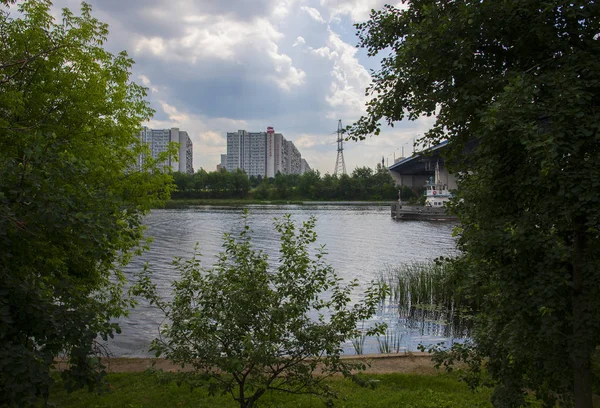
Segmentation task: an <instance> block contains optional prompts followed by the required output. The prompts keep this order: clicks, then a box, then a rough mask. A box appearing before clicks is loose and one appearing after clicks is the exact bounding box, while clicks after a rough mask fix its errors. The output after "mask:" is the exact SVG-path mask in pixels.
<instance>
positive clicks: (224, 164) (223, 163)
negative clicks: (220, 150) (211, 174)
mask: <svg viewBox="0 0 600 408" xmlns="http://www.w3.org/2000/svg"><path fill="white" fill-rule="evenodd" d="M226 168H227V155H226V154H222V155H221V164H220V167H219V170H220V169H226Z"/></svg>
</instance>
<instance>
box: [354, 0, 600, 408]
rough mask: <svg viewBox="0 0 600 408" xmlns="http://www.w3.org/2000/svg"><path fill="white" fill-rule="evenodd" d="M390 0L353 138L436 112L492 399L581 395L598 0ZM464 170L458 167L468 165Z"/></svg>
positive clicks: (591, 237) (590, 348)
mask: <svg viewBox="0 0 600 408" xmlns="http://www.w3.org/2000/svg"><path fill="white" fill-rule="evenodd" d="M406 6H407V7H406V8H405V9H403V10H400V9H396V8H394V7H391V6H386V8H385V9H384V10H382V11H377V12H373V13H372V14H371V18H370V20H369V21H368V22H366V23H363V24H359V25H358V26H357V28H358V35H359V39H360V46H361V47H364V48H367V50H368V53H369V55H371V56H373V55H376V54H377V53H379V52H381V51H384V50H386V51H388V50H391V53H390V54H389V56H387V57H385V58H383V60H382V67H381V69H380V70H379V71H377V72H375V73H374V74H373V83H372V85H371V86H370V88H369V89H368V92H369V93H370V94H371V95H373V99H372V100H371V102H369V104H368V105H367V114H366V115H365V116H364V117H362V118H361V119H360V120H359V121H358V122H357V123H356V124H354V125H353V126H352V127H351V128H350V129H349V134H350V136H351V137H354V138H356V139H361V138H364V137H366V135H368V134H371V133H376V134H377V133H379V131H380V121H381V120H385V121H386V122H387V123H388V124H391V125H393V123H394V122H395V121H399V120H402V119H404V118H408V119H411V120H414V119H417V118H418V117H420V116H432V115H435V118H436V120H435V124H434V125H433V127H432V128H431V129H430V130H429V131H428V132H427V133H426V135H425V137H424V138H423V140H422V142H423V144H433V143H437V142H439V141H440V140H443V139H447V140H448V141H449V146H450V150H451V154H450V155H451V158H452V159H453V161H452V163H453V170H454V171H455V172H459V171H460V172H462V173H460V174H461V175H460V177H459V191H458V194H457V196H456V200H455V201H454V205H453V211H455V212H456V213H457V214H458V215H459V217H460V227H459V228H458V230H457V232H458V235H459V241H458V246H459V248H460V249H461V250H462V251H463V253H464V255H463V258H461V260H460V262H466V264H468V265H469V267H468V268H464V273H463V278H464V283H463V285H464V288H463V290H465V291H471V292H472V293H473V294H479V295H481V296H483V299H484V301H483V303H482V305H481V310H480V313H479V315H478V316H477V323H478V324H477V326H476V330H475V333H474V335H473V337H474V342H475V348H476V352H477V353H479V355H480V356H483V357H485V358H486V359H487V361H488V363H487V368H488V370H489V372H490V374H491V375H492V377H493V378H494V379H495V381H496V382H497V387H496V389H495V392H494V394H493V402H494V404H495V405H496V406H517V405H521V404H523V401H524V396H525V392H526V391H527V390H533V391H535V392H536V394H537V396H538V397H539V398H541V399H542V400H543V401H544V402H545V406H554V405H553V404H554V403H555V401H562V402H563V403H565V404H568V403H570V402H574V403H575V406H577V407H591V406H592V374H591V369H590V368H591V367H590V359H591V356H592V353H593V352H594V350H595V348H596V347H597V346H598V343H599V341H598V339H600V314H598V313H597V310H599V309H600V235H599V233H598V231H599V227H600V205H598V203H599V202H598V200H599V199H598V194H597V191H598V188H599V187H600V181H599V180H600V169H599V168H598V163H599V162H600V145H599V140H600V136H599V133H598V129H599V128H600V115H599V113H600V111H599V107H600V102H599V101H600V60H599V59H598V57H597V56H598V55H600V41H599V40H598V35H599V33H600V24H599V23H600V5H599V4H598V3H597V2H594V1H591V0H574V1H560V0H542V1H540V0H535V1H533V0H525V1H524V0H507V1H503V2H480V1H471V0H461V1H454V2H445V1H425V0H415V1H411V2H408V4H406ZM467 171H468V172H467Z"/></svg>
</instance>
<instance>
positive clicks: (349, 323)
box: [138, 215, 385, 407]
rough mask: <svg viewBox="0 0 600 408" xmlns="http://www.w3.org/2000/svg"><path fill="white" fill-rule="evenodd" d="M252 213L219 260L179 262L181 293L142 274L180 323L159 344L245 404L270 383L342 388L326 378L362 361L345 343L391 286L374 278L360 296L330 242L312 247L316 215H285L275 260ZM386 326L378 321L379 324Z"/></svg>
mask: <svg viewBox="0 0 600 408" xmlns="http://www.w3.org/2000/svg"><path fill="white" fill-rule="evenodd" d="M246 217H247V215H246V216H244V220H245V223H244V227H243V229H242V232H241V233H240V235H239V237H238V238H237V239H236V238H234V237H233V236H231V235H229V234H225V237H224V244H223V246H224V248H225V250H224V252H222V253H221V254H220V255H219V257H218V261H217V263H216V264H215V266H214V267H213V268H211V269H204V268H202V267H201V265H200V260H199V258H198V256H197V254H196V255H194V256H193V257H192V258H191V259H189V260H186V261H183V260H177V261H176V263H175V264H176V266H177V268H178V269H179V271H180V272H181V280H179V281H177V282H175V283H174V284H173V300H172V301H170V302H167V301H165V300H163V299H162V298H161V297H160V296H159V295H158V293H157V291H156V285H155V284H153V283H152V281H151V275H150V274H149V273H148V272H147V271H146V272H145V273H143V274H142V275H141V278H140V283H139V285H138V293H140V294H143V295H144V296H145V297H146V298H148V299H149V300H150V302H151V303H152V304H155V305H157V306H158V307H159V308H160V309H161V310H162V311H163V312H164V313H165V316H166V318H167V319H168V321H169V322H170V323H169V324H168V325H167V326H165V327H164V328H163V330H162V333H161V337H160V338H159V339H156V340H155V341H154V342H153V343H152V349H153V350H155V351H156V352H157V355H164V356H165V357H167V358H168V359H170V360H171V361H173V362H174V363H176V364H180V365H181V366H182V367H185V366H187V367H189V368H191V369H192V371H193V374H192V375H193V376H195V377H197V376H200V377H201V378H203V379H205V380H206V383H207V384H208V387H209V391H211V392H213V393H214V392H216V391H217V390H221V391H222V392H224V393H230V394H231V395H232V397H233V398H234V400H235V401H237V402H238V403H239V404H240V407H252V406H254V404H255V402H256V401H257V400H258V399H259V398H260V397H261V396H262V395H263V394H264V393H266V392H268V391H280V392H287V393H302V394H304V393H310V394H318V395H325V396H332V395H333V393H332V390H330V389H329V388H328V387H327V386H326V384H324V382H323V380H324V379H325V378H326V377H328V376H330V375H333V374H335V373H339V372H341V373H343V374H344V375H350V374H351V370H353V369H359V368H361V364H360V363H359V364H357V363H356V362H352V361H348V360H342V359H341V358H340V356H341V354H342V349H341V344H342V343H343V342H344V341H345V340H347V339H349V338H352V337H354V336H356V333H357V330H356V327H357V324H358V323H359V322H360V321H362V320H364V319H367V318H369V317H370V316H372V315H373V314H374V313H375V311H376V308H377V305H378V303H379V301H380V299H381V298H382V296H383V295H384V293H385V287H380V286H372V287H369V288H368V289H367V290H366V295H365V297H364V299H363V300H361V301H359V302H357V303H355V304H353V305H351V303H350V302H351V300H350V294H351V292H352V290H353V289H354V288H355V287H356V286H357V283H356V281H353V282H350V283H349V284H347V285H343V284H342V283H341V280H340V278H338V277H337V275H336V274H335V272H334V270H333V269H332V268H331V266H329V265H327V264H326V263H325V261H324V258H323V256H324V249H323V247H320V248H318V249H317V252H316V255H315V256H314V257H313V256H311V254H310V253H311V252H312V250H311V249H310V248H309V246H310V245H311V244H313V243H314V242H315V240H316V234H315V232H314V226H315V220H314V219H313V218H311V219H310V220H308V221H306V222H304V223H303V224H302V226H301V227H300V228H298V229H297V227H296V225H295V224H294V223H293V222H292V221H291V219H290V216H289V215H287V216H285V217H284V218H283V219H282V220H278V221H277V222H276V223H275V229H276V230H277V232H278V233H279V234H280V237H281V249H280V258H279V262H278V265H277V266H271V265H270V263H269V260H268V258H267V255H266V254H264V253H263V252H262V251H257V250H255V249H254V248H253V247H252V245H251V240H250V234H251V231H250V227H249V225H248V223H247V219H246ZM382 330H384V327H383V326H379V325H378V326H375V327H374V328H373V329H372V330H371V332H372V333H376V332H381V331H382ZM315 373H318V375H316V376H315V375H314V374H315ZM184 375H185V374H184ZM193 383H194V384H197V381H196V382H193Z"/></svg>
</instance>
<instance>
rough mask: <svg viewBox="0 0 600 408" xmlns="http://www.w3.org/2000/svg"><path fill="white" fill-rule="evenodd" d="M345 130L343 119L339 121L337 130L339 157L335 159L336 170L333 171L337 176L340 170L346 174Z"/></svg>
mask: <svg viewBox="0 0 600 408" xmlns="http://www.w3.org/2000/svg"><path fill="white" fill-rule="evenodd" d="M343 132H344V128H343V127H342V120H341V119H340V120H339V121H338V130H337V159H335V170H334V172H333V175H334V176H337V174H338V171H340V172H341V174H346V162H345V161H344V138H343V137H342V134H343Z"/></svg>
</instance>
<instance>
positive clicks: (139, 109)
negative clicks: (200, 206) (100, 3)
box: [0, 0, 171, 406]
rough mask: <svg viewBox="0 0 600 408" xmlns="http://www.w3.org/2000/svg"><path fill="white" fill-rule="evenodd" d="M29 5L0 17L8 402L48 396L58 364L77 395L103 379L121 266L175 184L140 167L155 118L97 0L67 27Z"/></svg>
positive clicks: (67, 18)
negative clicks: (101, 354)
mask: <svg viewBox="0 0 600 408" xmlns="http://www.w3.org/2000/svg"><path fill="white" fill-rule="evenodd" d="M4 3H6V2H4ZM18 8H19V11H20V12H17V10H14V9H13V10H12V12H9V9H8V8H6V7H5V6H2V8H0V42H1V46H0V405H2V406H4V405H5V404H6V405H9V406H13V405H15V406H27V405H29V404H31V403H33V402H34V401H35V400H37V399H38V398H40V397H47V394H48V387H49V385H50V383H51V382H52V379H51V377H50V374H49V370H50V369H51V367H52V366H53V361H54V359H55V357H58V356H59V355H62V356H63V357H65V358H66V359H67V361H68V362H69V364H70V368H69V370H67V371H65V372H64V373H63V376H64V378H65V380H66V383H67V386H68V387H70V388H76V387H81V386H84V385H87V386H89V387H90V388H93V387H94V385H95V384H96V383H97V380H99V379H101V378H102V376H101V368H102V367H101V366H100V365H99V363H98V360H97V359H96V360H95V359H91V358H90V357H91V356H93V355H95V353H96V351H98V350H97V344H98V343H97V341H96V339H97V337H98V336H100V337H102V338H107V337H108V336H110V337H112V336H113V333H114V332H115V331H118V327H117V325H116V324H114V323H111V321H112V319H114V318H115V317H118V316H121V315H123V313H124V310H125V309H126V308H127V307H128V306H129V305H130V302H129V301H127V300H126V298H125V297H124V296H123V293H122V288H123V284H124V277H123V275H122V274H121V273H120V271H119V268H120V266H122V265H124V264H125V263H127V261H128V259H129V258H130V257H131V255H132V252H135V251H139V250H140V245H141V244H142V243H143V241H142V238H143V237H142V230H143V227H142V224H141V222H142V215H143V214H144V213H145V212H146V211H148V210H149V209H150V208H151V207H152V206H154V205H156V204H157V203H159V202H161V201H164V200H166V199H167V198H168V196H169V189H170V185H171V176H169V175H168V174H163V173H161V172H160V171H158V169H156V168H155V162H154V161H152V160H148V161H146V163H144V164H143V169H142V171H140V170H139V168H138V167H139V165H138V163H137V158H138V154H139V153H140V152H143V151H144V149H143V147H142V146H139V145H138V141H137V137H135V136H134V134H136V133H137V132H139V127H140V123H141V121H142V120H145V119H147V118H148V117H149V116H150V115H151V114H152V110H151V109H150V108H149V107H148V105H147V103H146V101H145V100H144V96H145V91H144V89H143V88H141V87H139V86H137V85H136V84H134V83H131V82H129V69H130V68H131V65H132V63H133V61H132V60H131V59H129V58H128V57H127V55H126V54H125V53H124V52H122V53H120V54H118V55H111V54H110V53H108V52H106V51H105V50H104V49H103V48H102V43H103V42H104V41H105V39H106V36H107V34H108V31H107V26H106V25H105V24H102V23H100V22H99V21H98V20H96V19H95V18H93V17H92V15H91V9H90V7H89V6H88V5H86V4H83V5H82V9H81V15H79V16H76V15H74V14H72V13H71V12H70V11H69V10H63V16H62V19H61V20H60V23H57V22H55V21H54V19H53V17H52V16H51V13H50V2H49V1H41V0H36V1H24V2H19V3H18ZM11 13H12V14H11Z"/></svg>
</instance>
